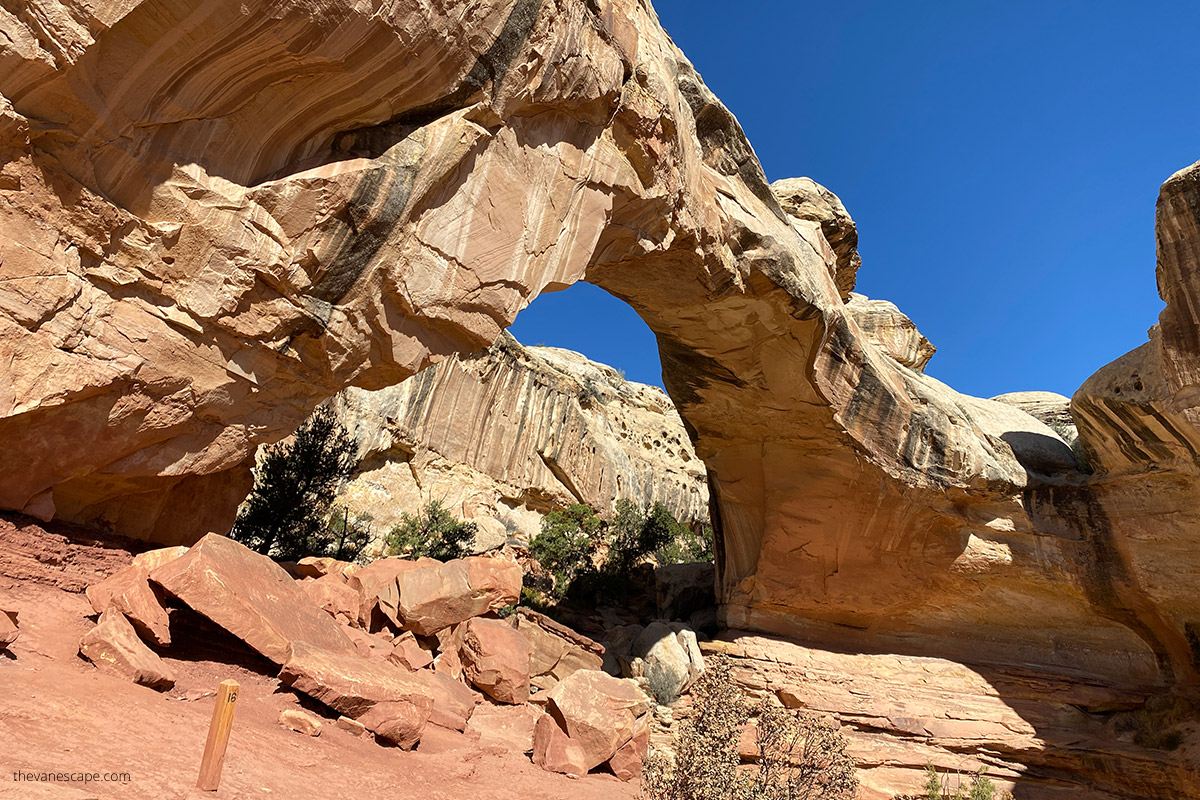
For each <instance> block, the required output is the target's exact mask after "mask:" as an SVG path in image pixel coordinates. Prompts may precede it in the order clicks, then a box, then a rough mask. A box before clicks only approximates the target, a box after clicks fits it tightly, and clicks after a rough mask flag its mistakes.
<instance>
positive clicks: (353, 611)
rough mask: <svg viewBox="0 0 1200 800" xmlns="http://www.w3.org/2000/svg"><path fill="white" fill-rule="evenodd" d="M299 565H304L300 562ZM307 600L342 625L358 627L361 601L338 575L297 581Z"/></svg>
mask: <svg viewBox="0 0 1200 800" xmlns="http://www.w3.org/2000/svg"><path fill="white" fill-rule="evenodd" d="M300 563H302V564H303V563H304V562H303V561H301V562H300ZM297 585H298V586H299V587H300V588H301V589H302V590H303V591H304V593H305V594H306V595H308V598H309V600H311V601H312V602H313V603H314V604H316V605H317V606H318V607H319V608H320V609H321V610H322V611H324V612H325V613H327V614H329V616H331V617H333V618H334V619H335V620H337V621H338V622H340V623H342V624H343V625H360V624H361V623H360V620H361V610H360V609H361V605H362V604H361V599H360V596H359V594H358V592H356V591H355V590H354V589H352V588H351V587H350V585H349V584H348V583H347V582H346V578H345V577H344V576H342V575H341V574H340V573H336V572H331V573H329V574H328V575H322V576H320V577H318V578H310V579H306V580H302V581H298V583H297Z"/></svg>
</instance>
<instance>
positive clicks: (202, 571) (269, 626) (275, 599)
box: [150, 533, 355, 664]
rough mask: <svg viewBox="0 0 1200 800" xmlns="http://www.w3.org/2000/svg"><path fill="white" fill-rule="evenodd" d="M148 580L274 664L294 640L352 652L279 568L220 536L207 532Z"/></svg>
mask: <svg viewBox="0 0 1200 800" xmlns="http://www.w3.org/2000/svg"><path fill="white" fill-rule="evenodd" d="M150 580H151V581H152V582H153V583H156V584H158V585H159V586H161V587H162V588H163V589H165V590H166V591H167V592H168V593H169V594H171V595H173V596H174V597H177V598H178V599H179V600H180V601H181V602H183V603H184V604H185V605H187V606H189V607H190V608H192V609H193V610H194V611H197V612H199V613H200V614H203V615H204V616H205V617H208V618H209V619H210V620H212V621H213V622H214V623H216V624H217V625H219V626H221V627H222V628H224V629H225V630H227V631H229V632H230V633H232V634H233V635H234V636H236V637H237V638H239V639H241V640H242V641H243V642H245V643H246V644H248V645H249V646H250V647H251V648H253V649H254V650H256V651H258V652H259V653H261V654H262V655H263V656H265V657H266V658H268V659H270V660H271V661H273V662H275V663H276V664H284V663H286V662H287V661H288V659H289V658H290V657H291V655H292V647H293V645H296V644H299V643H304V644H307V645H310V646H311V647H312V648H316V649H320V650H327V651H329V652H331V653H347V654H353V653H354V652H355V647H354V643H353V642H351V641H350V639H348V638H347V637H346V635H345V634H344V633H342V626H340V625H338V624H337V623H336V622H334V621H333V620H332V619H330V617H329V615H328V614H326V613H325V612H324V611H322V610H321V609H320V608H318V607H317V606H316V605H315V604H313V602H312V601H311V600H309V598H308V595H306V594H305V593H304V590H302V589H301V588H300V587H299V586H297V585H296V582H295V581H294V580H292V578H291V576H289V575H288V574H287V573H286V572H284V570H283V569H282V568H280V567H279V566H278V565H277V564H276V563H275V562H273V561H272V560H271V559H269V558H267V557H266V556H264V555H260V554H258V553H255V552H254V551H252V550H250V549H249V548H247V547H245V546H243V545H241V544H239V543H237V542H235V541H233V540H232V539H228V538H226V537H224V536H219V535H217V534H215V533H210V534H208V535H207V536H205V537H204V538H203V539H201V540H200V541H199V542H197V543H196V544H195V545H194V546H193V547H192V548H191V549H190V550H189V551H188V553H187V555H184V556H181V557H180V558H177V559H175V560H174V561H172V562H170V563H168V564H165V565H163V566H161V567H159V568H158V569H156V570H154V571H153V572H151V573H150Z"/></svg>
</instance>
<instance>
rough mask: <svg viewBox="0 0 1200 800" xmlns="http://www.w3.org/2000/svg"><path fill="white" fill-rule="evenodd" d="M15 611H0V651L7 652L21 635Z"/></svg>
mask: <svg viewBox="0 0 1200 800" xmlns="http://www.w3.org/2000/svg"><path fill="white" fill-rule="evenodd" d="M17 616H18V615H17V612H16V611H3V610H0V650H7V649H8V646H9V645H10V644H12V643H13V642H15V641H16V640H17V638H18V637H20V635H21V629H20V626H19V625H18V624H17Z"/></svg>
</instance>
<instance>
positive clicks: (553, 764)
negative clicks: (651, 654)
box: [533, 670, 651, 775]
mask: <svg viewBox="0 0 1200 800" xmlns="http://www.w3.org/2000/svg"><path fill="white" fill-rule="evenodd" d="M547 699H548V702H547V707H546V711H547V713H546V715H545V716H543V717H542V718H540V719H539V720H538V723H537V727H536V728H535V729H534V742H533V761H534V763H535V764H537V765H538V766H540V767H542V768H543V769H547V770H550V771H552V772H562V773H565V774H568V775H583V774H586V773H587V772H589V771H590V770H592V769H595V768H596V767H598V766H600V765H601V764H603V763H605V762H606V761H608V760H609V759H611V758H613V756H615V755H617V753H618V752H619V751H621V748H623V747H624V746H625V745H626V744H628V743H629V742H630V741H632V740H633V739H634V738H635V737H636V736H638V735H639V734H640V732H641V730H642V726H643V725H644V724H645V720H644V719H643V717H644V715H645V714H646V712H647V711H649V709H650V707H651V702H650V699H649V698H647V697H646V695H645V694H643V693H642V690H641V689H639V688H638V686H637V684H636V683H635V682H633V681H631V680H623V679H620V678H614V677H612V676H611V675H608V674H606V673H604V672H598V671H593V670H580V671H579V672H576V673H574V674H572V675H571V676H570V677H568V678H566V679H565V680H563V681H562V682H560V683H559V684H558V685H557V686H555V687H554V688H553V689H551V690H550V691H549V692H548V693H547ZM627 755H628V753H625V754H623V755H622V762H623V763H622V766H623V768H624V769H625V770H626V771H628V769H629V764H628V758H627Z"/></svg>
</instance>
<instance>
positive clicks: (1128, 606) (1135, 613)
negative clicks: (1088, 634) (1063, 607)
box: [1024, 484, 1198, 682]
mask: <svg viewBox="0 0 1200 800" xmlns="http://www.w3.org/2000/svg"><path fill="white" fill-rule="evenodd" d="M1024 504H1025V507H1026V508H1028V509H1029V514H1030V517H1031V518H1032V519H1033V520H1034V522H1035V523H1036V524H1037V527H1038V528H1054V527H1055V526H1056V525H1065V526H1066V527H1069V528H1070V529H1071V530H1073V531H1075V532H1077V534H1078V540H1079V541H1081V542H1082V543H1083V546H1082V547H1081V548H1079V549H1078V550H1077V551H1076V552H1077V553H1079V554H1080V555H1081V556H1082V559H1083V564H1082V566H1083V570H1084V572H1083V575H1082V579H1083V589H1084V593H1085V594H1086V596H1087V598H1088V602H1089V603H1090V604H1091V605H1092V608H1093V609H1094V610H1095V611H1096V613H1097V614H1098V615H1100V616H1101V617H1103V618H1105V619H1109V620H1112V621H1113V622H1117V623H1120V624H1121V625H1124V626H1125V627H1127V628H1129V629H1130V630H1131V631H1133V632H1134V633H1135V634H1137V635H1138V637H1140V638H1141V639H1142V641H1144V642H1145V643H1146V644H1147V645H1148V646H1149V647H1150V649H1151V651H1152V652H1153V653H1154V656H1155V659H1156V660H1157V661H1158V667H1159V672H1160V675H1161V677H1162V679H1163V680H1165V681H1167V682H1170V681H1171V679H1172V677H1173V678H1174V680H1175V681H1178V682H1191V681H1193V680H1194V679H1195V676H1196V671H1197V667H1198V665H1197V662H1196V659H1195V654H1194V653H1193V652H1192V648H1191V647H1190V646H1189V645H1188V643H1187V642H1186V641H1185V640H1184V639H1183V637H1182V636H1177V634H1176V631H1175V629H1174V627H1173V626H1172V624H1171V623H1170V622H1169V621H1168V620H1165V619H1163V618H1162V617H1161V615H1160V614H1159V612H1158V610H1157V608H1156V607H1155V605H1154V602H1153V600H1151V599H1150V598H1149V596H1148V595H1147V594H1146V592H1145V590H1144V589H1142V587H1141V586H1140V584H1139V583H1138V580H1137V578H1136V576H1134V575H1133V574H1132V572H1131V571H1130V569H1129V566H1128V564H1127V563H1126V561H1125V558H1124V556H1123V555H1122V553H1121V548H1120V545H1119V544H1118V542H1117V538H1116V535H1115V533H1114V532H1113V527H1112V522H1111V521H1110V520H1109V518H1108V515H1107V514H1106V513H1105V511H1104V508H1103V507H1102V505H1101V503H1100V502H1099V500H1098V499H1097V497H1096V495H1095V492H1094V491H1093V490H1092V489H1090V488H1088V487H1085V486H1071V485H1055V486H1050V485H1044V484H1043V485H1035V486H1031V487H1029V488H1028V489H1026V490H1025V496H1024ZM1164 631H1165V632H1168V635H1169V636H1170V638H1173V639H1177V641H1172V642H1168V641H1166V639H1165V638H1164V636H1163V632H1164ZM1185 649H1186V651H1187V655H1186V656H1185V655H1184V653H1183V652H1181V651H1183V650H1185ZM1181 661H1183V662H1184V663H1181Z"/></svg>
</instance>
